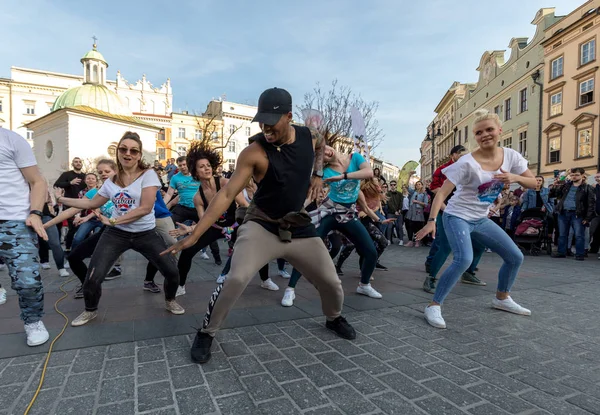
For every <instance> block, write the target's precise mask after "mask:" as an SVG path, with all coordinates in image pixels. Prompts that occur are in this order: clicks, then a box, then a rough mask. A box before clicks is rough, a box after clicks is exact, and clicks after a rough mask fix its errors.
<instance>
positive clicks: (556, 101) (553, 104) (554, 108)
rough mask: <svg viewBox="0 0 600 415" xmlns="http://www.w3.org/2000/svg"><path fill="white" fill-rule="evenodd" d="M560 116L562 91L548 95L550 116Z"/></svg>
mask: <svg viewBox="0 0 600 415" xmlns="http://www.w3.org/2000/svg"><path fill="white" fill-rule="evenodd" d="M558 114H562V91H560V92H557V93H556V94H552V95H550V116H553V115H558Z"/></svg>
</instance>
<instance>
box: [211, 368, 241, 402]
mask: <svg viewBox="0 0 600 415" xmlns="http://www.w3.org/2000/svg"><path fill="white" fill-rule="evenodd" d="M205 377H206V382H207V383H208V387H209V388H210V390H211V392H212V394H213V395H214V396H220V395H225V394H229V393H235V392H241V391H243V388H242V385H241V383H240V382H239V380H238V377H237V375H236V374H235V372H234V371H233V370H226V371H223V372H214V373H207V374H205Z"/></svg>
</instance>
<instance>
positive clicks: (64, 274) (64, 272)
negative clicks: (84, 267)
mask: <svg viewBox="0 0 600 415" xmlns="http://www.w3.org/2000/svg"><path fill="white" fill-rule="evenodd" d="M58 275H60V276H61V277H68V276H69V275H70V274H69V271H67V270H66V269H64V268H61V269H59V270H58Z"/></svg>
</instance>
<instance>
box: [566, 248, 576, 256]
mask: <svg viewBox="0 0 600 415" xmlns="http://www.w3.org/2000/svg"><path fill="white" fill-rule="evenodd" d="M567 256H575V255H574V254H573V251H571V250H570V249H567Z"/></svg>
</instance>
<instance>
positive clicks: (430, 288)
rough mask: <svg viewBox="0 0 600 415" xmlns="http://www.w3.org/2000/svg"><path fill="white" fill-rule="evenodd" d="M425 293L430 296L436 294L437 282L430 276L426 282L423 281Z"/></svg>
mask: <svg viewBox="0 0 600 415" xmlns="http://www.w3.org/2000/svg"><path fill="white" fill-rule="evenodd" d="M423 291H425V292H426V293H429V294H434V293H435V280H434V279H433V278H431V276H428V277H427V278H425V281H423Z"/></svg>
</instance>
